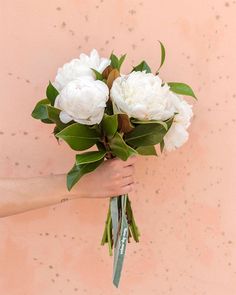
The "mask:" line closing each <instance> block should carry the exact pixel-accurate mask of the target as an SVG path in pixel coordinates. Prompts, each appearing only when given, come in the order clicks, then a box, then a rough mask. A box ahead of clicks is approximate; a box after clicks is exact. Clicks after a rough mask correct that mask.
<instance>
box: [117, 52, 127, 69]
mask: <svg viewBox="0 0 236 295" xmlns="http://www.w3.org/2000/svg"><path fill="white" fill-rule="evenodd" d="M125 58H126V54H124V55H122V56H121V57H120V59H119V61H118V70H120V68H121V66H122V64H123V62H124V60H125Z"/></svg>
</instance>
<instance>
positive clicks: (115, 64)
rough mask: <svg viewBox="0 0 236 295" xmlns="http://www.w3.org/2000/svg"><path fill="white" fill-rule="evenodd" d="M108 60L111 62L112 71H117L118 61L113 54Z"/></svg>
mask: <svg viewBox="0 0 236 295" xmlns="http://www.w3.org/2000/svg"><path fill="white" fill-rule="evenodd" d="M110 60H111V66H112V67H113V68H114V69H118V68H119V59H118V57H117V56H116V55H115V54H113V52H112V53H111V55H110Z"/></svg>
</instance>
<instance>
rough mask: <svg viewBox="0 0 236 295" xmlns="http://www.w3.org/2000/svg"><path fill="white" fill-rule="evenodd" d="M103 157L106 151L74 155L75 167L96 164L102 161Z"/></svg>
mask: <svg viewBox="0 0 236 295" xmlns="http://www.w3.org/2000/svg"><path fill="white" fill-rule="evenodd" d="M105 155H106V151H92V152H86V153H83V154H79V155H76V165H82V164H88V163H93V162H97V161H99V160H101V159H103V158H104V157H105Z"/></svg>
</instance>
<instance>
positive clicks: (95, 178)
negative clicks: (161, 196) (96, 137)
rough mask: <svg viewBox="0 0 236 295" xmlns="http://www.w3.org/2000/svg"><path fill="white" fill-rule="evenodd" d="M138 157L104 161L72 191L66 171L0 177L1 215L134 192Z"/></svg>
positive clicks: (5, 215)
mask: <svg viewBox="0 0 236 295" xmlns="http://www.w3.org/2000/svg"><path fill="white" fill-rule="evenodd" d="M135 162H136V158H135V157H132V158H130V159H128V160H127V161H122V160H119V159H112V160H107V161H104V162H103V163H102V164H101V165H100V166H99V167H98V168H97V169H96V170H95V171H93V172H91V173H88V174H86V175H84V176H83V177H82V178H81V180H80V181H79V182H78V183H77V184H76V185H75V186H74V187H73V188H72V190H71V191H70V192H69V191H68V190H67V188H66V184H65V183H66V175H65V174H60V175H50V176H45V177H32V178H5V179H4V178H3V179H0V217H7V216H10V215H14V214H18V213H23V212H26V211H29V210H33V209H37V208H42V207H46V206H50V205H55V204H59V203H61V202H63V201H66V200H73V199H78V198H91V199H93V198H108V197H113V196H118V195H122V194H126V193H130V192H131V191H132V190H133V188H134V177H133V175H134V165H135Z"/></svg>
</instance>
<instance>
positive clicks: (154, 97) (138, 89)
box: [111, 71, 175, 120]
mask: <svg viewBox="0 0 236 295" xmlns="http://www.w3.org/2000/svg"><path fill="white" fill-rule="evenodd" d="M111 98H112V100H113V102H114V104H115V106H116V108H117V109H118V111H120V112H123V113H126V114H128V116H129V117H133V118H136V119H140V120H166V119H169V118H170V117H172V116H173V115H174V113H175V107H174V106H173V103H172V101H171V99H170V90H169V86H168V85H167V84H164V85H163V81H162V80H161V79H160V78H159V77H158V76H155V75H153V74H152V73H146V72H145V71H143V72H139V71H137V72H132V73H130V74H129V75H122V76H121V77H118V78H117V79H116V80H115V81H114V82H113V85H112V88H111Z"/></svg>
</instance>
